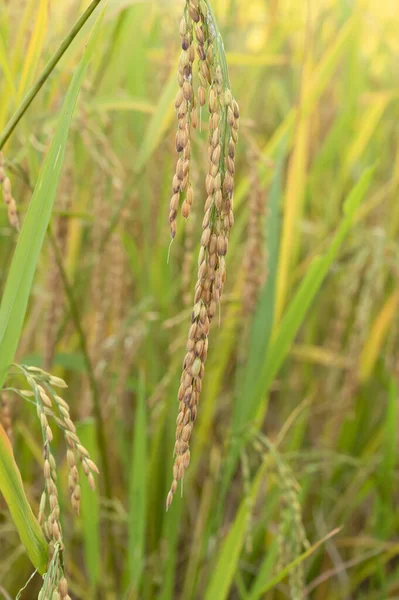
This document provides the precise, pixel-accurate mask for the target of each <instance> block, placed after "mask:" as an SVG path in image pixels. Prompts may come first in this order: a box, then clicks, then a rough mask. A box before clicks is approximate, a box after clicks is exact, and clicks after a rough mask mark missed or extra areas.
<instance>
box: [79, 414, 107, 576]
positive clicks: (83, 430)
mask: <svg viewBox="0 0 399 600" xmlns="http://www.w3.org/2000/svg"><path fill="white" fill-rule="evenodd" d="M77 429H78V433H79V438H80V441H81V442H82V444H83V446H84V447H85V448H87V450H88V451H89V452H90V456H91V458H92V459H93V460H94V462H95V463H97V461H98V456H99V453H98V448H97V442H96V426H95V422H94V421H93V420H86V421H82V422H81V423H78V425H77ZM80 486H81V488H82V498H81V501H80V506H81V514H82V528H83V546H84V557H85V565H86V573H87V574H88V578H89V580H90V582H91V584H92V585H93V586H96V585H97V584H98V583H99V581H100V579H101V550H100V549H101V537H100V502H99V496H98V494H97V493H95V492H94V493H93V490H92V489H91V488H90V486H89V483H88V481H87V478H86V477H81V478H80Z"/></svg>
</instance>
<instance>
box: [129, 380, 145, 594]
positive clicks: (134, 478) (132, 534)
mask: <svg viewBox="0 0 399 600" xmlns="http://www.w3.org/2000/svg"><path fill="white" fill-rule="evenodd" d="M145 393H146V390H145V379H144V373H143V372H142V373H141V374H140V380H139V389H138V393H137V410H136V416H135V426H134V439H133V453H132V459H131V472H130V491H129V532H128V535H129V545H128V548H129V555H128V573H127V582H128V585H129V588H130V590H131V591H133V592H134V593H135V594H136V597H138V590H139V585H140V579H141V575H142V572H143V568H144V551H145V532H146V513H147V493H146V492H147V415H146V405H145V399H146V396H145Z"/></svg>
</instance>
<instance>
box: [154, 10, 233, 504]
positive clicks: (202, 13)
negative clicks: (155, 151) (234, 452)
mask: <svg viewBox="0 0 399 600" xmlns="http://www.w3.org/2000/svg"><path fill="white" fill-rule="evenodd" d="M180 36H181V42H182V52H181V56H180V59H179V67H178V83H179V91H178V93H177V97H176V101H175V107H176V111H177V119H178V131H177V135H176V149H177V152H178V156H179V157H178V161H177V166H176V173H175V175H174V178H173V184H172V188H173V189H172V192H173V195H172V199H171V203H170V214H169V221H170V224H171V233H172V238H173V237H174V236H175V234H176V217H177V210H178V207H179V203H180V198H181V195H182V194H183V193H184V192H186V196H185V199H184V201H183V203H182V214H183V216H184V217H188V216H189V213H190V208H191V205H192V199H193V191H192V185H191V180H190V170H191V159H190V148H191V128H192V127H196V124H197V116H196V115H197V112H196V111H197V109H196V105H197V100H196V98H195V96H194V92H193V89H194V86H193V67H194V65H195V62H196V60H195V52H194V49H195V51H196V55H197V66H198V69H197V74H198V82H199V87H198V92H197V96H198V104H199V105H200V107H201V109H202V108H203V107H205V105H206V104H207V105H208V109H209V136H208V151H207V152H208V156H207V158H208V172H207V175H206V179H205V190H206V200H205V205H204V217H203V221H202V235H201V247H200V252H199V257H198V277H197V282H196V285H195V291H194V307H193V311H192V315H191V324H190V328H189V332H188V340H187V346H186V355H185V357H184V361H183V372H182V375H181V380H180V388H179V392H178V401H179V412H178V416H177V422H176V442H175V448H174V452H175V462H174V467H173V481H172V485H171V488H170V491H169V494H168V497H167V502H166V506H167V508H169V507H170V505H171V503H172V500H173V495H174V493H175V492H176V490H177V486H178V482H179V481H181V480H182V479H183V477H184V474H185V471H186V469H187V467H188V465H189V463H190V447H189V446H190V438H191V434H192V430H193V425H194V421H195V419H196V417H197V407H198V402H199V397H200V393H201V388H202V380H203V377H204V372H205V362H206V359H207V354H208V335H209V329H210V324H211V321H212V319H213V318H214V316H215V315H216V312H217V307H218V305H219V302H220V300H221V297H222V294H223V287H224V284H225V281H226V254H227V250H228V244H229V235H230V230H231V228H232V226H233V223H234V216H233V192H234V172H235V165H234V161H235V147H236V143H237V140H238V127H239V117H240V114H239V108H238V104H237V102H236V101H235V100H234V98H233V95H232V92H231V89H230V82H229V76H228V71H227V64H226V58H225V54H224V48H223V42H222V40H221V37H220V34H219V33H218V32H217V26H216V23H215V20H214V17H213V14H212V12H211V10H210V7H209V5H208V3H207V2H199V1H196V0H188V1H187V2H186V5H185V9H184V14H183V17H182V20H181V23H180Z"/></svg>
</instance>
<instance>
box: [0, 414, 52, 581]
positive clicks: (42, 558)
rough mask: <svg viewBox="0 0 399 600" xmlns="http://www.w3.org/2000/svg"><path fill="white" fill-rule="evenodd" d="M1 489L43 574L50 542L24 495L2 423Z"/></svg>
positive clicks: (0, 433)
mask: <svg viewBox="0 0 399 600" xmlns="http://www.w3.org/2000/svg"><path fill="white" fill-rule="evenodd" d="M0 492H1V493H2V494H3V496H4V498H5V501H6V502H7V506H8V509H9V511H10V513H11V516H12V519H13V521H14V524H15V527H16V528H17V531H18V534H19V537H20V538H21V542H22V543H23V545H24V546H25V548H26V551H27V553H28V556H29V558H30V560H31V561H32V564H33V566H34V567H35V568H36V569H37V570H38V571H39V573H41V574H43V573H44V572H45V570H46V566H47V561H48V544H47V542H46V540H45V538H44V535H43V532H42V530H41V528H40V525H39V523H38V521H37V519H36V517H35V516H34V514H33V512H32V509H31V507H30V504H29V502H28V499H27V497H26V495H25V491H24V487H23V483H22V477H21V474H20V472H19V469H18V467H17V464H16V462H15V460H14V454H13V451H12V448H11V444H10V442H9V439H8V437H7V434H6V432H5V431H4V429H3V427H2V425H1V424H0Z"/></svg>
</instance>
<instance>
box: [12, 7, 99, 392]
mask: <svg viewBox="0 0 399 600" xmlns="http://www.w3.org/2000/svg"><path fill="white" fill-rule="evenodd" d="M102 14H103V13H101V15H100V17H99V18H98V20H97V22H96V25H95V26H94V28H93V33H92V35H91V36H90V39H89V42H88V44H87V47H86V50H85V52H84V55H83V58H82V60H81V62H80V64H79V66H78V68H77V69H76V71H75V74H74V76H73V79H72V81H71V84H70V86H69V88H68V92H67V95H66V98H65V101H64V105H63V108H62V111H61V115H60V118H59V121H58V125H57V128H56V131H55V134H54V137H53V140H52V142H51V146H50V150H49V152H48V154H47V157H46V160H45V161H44V165H43V168H42V170H41V172H40V174H39V178H38V180H37V184H36V187H35V190H34V192H33V196H32V199H31V201H30V204H29V209H28V212H27V214H26V217H25V221H24V224H23V226H22V230H21V233H20V236H19V239H18V244H17V247H16V249H15V253H14V257H13V260H12V263H11V267H10V271H9V274H8V277H7V282H6V286H5V290H4V294H3V298H2V301H1V306H0V386H2V385H3V383H4V379H5V377H6V374H7V370H8V368H9V366H10V364H11V363H12V361H13V359H14V355H15V352H16V349H17V347H18V342H19V338H20V335H21V331H22V326H23V322H24V318H25V314H26V309H27V304H28V299H29V294H30V290H31V287H32V282H33V277H34V274H35V270H36V266H37V262H38V259H39V254H40V250H41V247H42V244H43V240H44V236H45V234H46V230H47V227H48V224H49V221H50V216H51V211H52V209H53V204H54V198H55V195H56V191H57V185H58V180H59V177H60V173H61V167H62V162H63V158H64V153H65V146H66V142H67V138H68V131H69V126H70V123H71V119H72V114H73V111H74V108H75V104H76V100H77V97H78V93H79V89H80V86H81V84H82V81H83V77H84V74H85V72H86V69H87V66H88V64H89V60H90V57H91V55H92V53H93V50H94V47H95V42H96V38H97V34H98V31H99V24H100V21H101V19H102Z"/></svg>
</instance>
